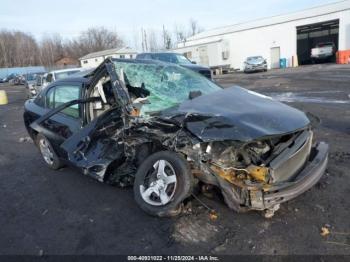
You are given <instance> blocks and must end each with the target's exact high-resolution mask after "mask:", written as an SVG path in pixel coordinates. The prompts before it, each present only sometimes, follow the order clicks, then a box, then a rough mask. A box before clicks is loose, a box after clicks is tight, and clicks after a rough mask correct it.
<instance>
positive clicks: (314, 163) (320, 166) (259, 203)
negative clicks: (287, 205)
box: [250, 142, 329, 210]
mask: <svg viewBox="0 0 350 262" xmlns="http://www.w3.org/2000/svg"><path fill="white" fill-rule="evenodd" d="M328 149H329V146H328V145H327V144H326V143H323V142H321V143H319V144H318V145H317V147H316V148H312V152H311V156H310V159H309V161H308V162H306V163H305V167H304V168H303V169H302V170H301V171H300V173H299V174H298V175H297V177H295V178H294V180H293V181H291V182H284V183H281V184H280V185H278V184H275V185H273V186H271V187H270V188H268V189H265V190H259V191H253V190H252V191H250V200H251V205H252V208H253V209H257V210H264V209H272V208H273V207H274V206H277V205H278V204H280V203H283V202H286V201H288V200H291V199H293V198H296V197H297V196H299V195H301V194H302V193H304V192H305V191H307V190H308V189H310V188H311V187H313V186H314V185H315V184H316V183H317V182H318V181H319V180H320V178H321V177H322V175H323V174H324V173H325V171H326V168H327V163H328Z"/></svg>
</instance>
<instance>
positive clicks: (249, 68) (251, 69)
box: [244, 64, 267, 72]
mask: <svg viewBox="0 0 350 262" xmlns="http://www.w3.org/2000/svg"><path fill="white" fill-rule="evenodd" d="M261 70H267V65H266V64H262V65H246V66H245V68H244V71H245V72H255V71H261Z"/></svg>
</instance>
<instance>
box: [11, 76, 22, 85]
mask: <svg viewBox="0 0 350 262" xmlns="http://www.w3.org/2000/svg"><path fill="white" fill-rule="evenodd" d="M12 84H14V85H24V84H25V76H24V75H16V77H15V78H14V79H13V82H12Z"/></svg>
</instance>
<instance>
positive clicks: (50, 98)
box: [46, 87, 55, 108]
mask: <svg viewBox="0 0 350 262" xmlns="http://www.w3.org/2000/svg"><path fill="white" fill-rule="evenodd" d="M54 95H55V88H54V87H53V88H50V90H49V91H48V92H47V93H46V107H47V108H55V102H54Z"/></svg>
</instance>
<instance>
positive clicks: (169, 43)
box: [162, 25, 172, 49]
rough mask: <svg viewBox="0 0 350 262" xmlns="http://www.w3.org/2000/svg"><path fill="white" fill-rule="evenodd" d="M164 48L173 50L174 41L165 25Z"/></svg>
mask: <svg viewBox="0 0 350 262" xmlns="http://www.w3.org/2000/svg"><path fill="white" fill-rule="evenodd" d="M162 36H163V48H164V49H171V48H172V39H171V35H170V33H169V32H168V30H166V29H165V26H164V25H163V35H162Z"/></svg>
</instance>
